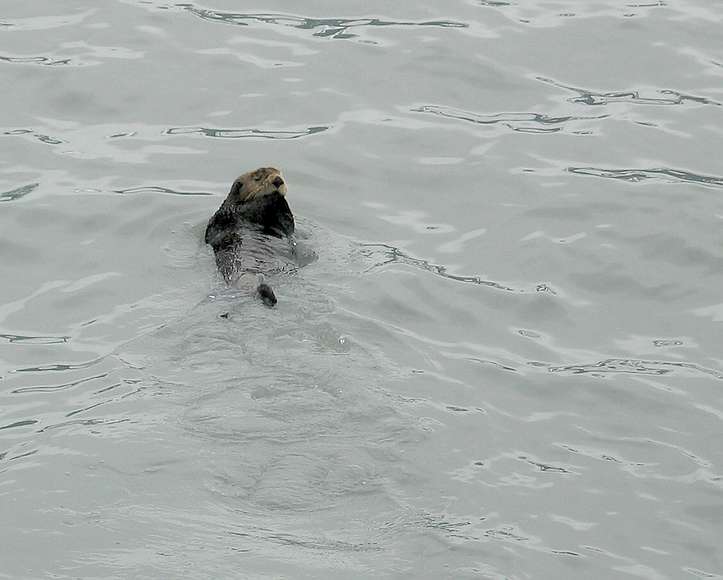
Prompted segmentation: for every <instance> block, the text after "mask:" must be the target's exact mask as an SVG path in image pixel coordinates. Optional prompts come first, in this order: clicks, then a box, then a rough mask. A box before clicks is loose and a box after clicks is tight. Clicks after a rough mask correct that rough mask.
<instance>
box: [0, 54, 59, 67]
mask: <svg viewBox="0 0 723 580" xmlns="http://www.w3.org/2000/svg"><path fill="white" fill-rule="evenodd" d="M0 62H7V63H11V64H39V65H43V66H63V65H69V64H70V62H71V60H70V59H69V58H62V59H55V58H53V57H50V56H2V55H0Z"/></svg>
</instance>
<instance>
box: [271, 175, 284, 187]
mask: <svg viewBox="0 0 723 580" xmlns="http://www.w3.org/2000/svg"><path fill="white" fill-rule="evenodd" d="M271 183H273V184H274V187H281V186H282V185H284V180H283V179H281V177H278V176H277V177H276V178H275V179H274V180H273V181H272V182H271Z"/></svg>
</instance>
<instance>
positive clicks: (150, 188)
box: [113, 185, 213, 195]
mask: <svg viewBox="0 0 723 580" xmlns="http://www.w3.org/2000/svg"><path fill="white" fill-rule="evenodd" d="M113 191H114V192H115V193H120V194H133V193H168V194H172V195H213V194H212V193H209V192H208V191H180V190H176V189H171V188H169V187H162V186H160V185H140V186H138V187H128V188H126V189H114V190H113Z"/></svg>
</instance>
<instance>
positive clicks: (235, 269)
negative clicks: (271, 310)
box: [205, 167, 294, 306]
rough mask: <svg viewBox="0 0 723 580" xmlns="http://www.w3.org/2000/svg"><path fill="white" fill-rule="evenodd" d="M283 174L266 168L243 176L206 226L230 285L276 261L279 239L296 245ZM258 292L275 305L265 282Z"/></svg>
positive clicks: (274, 300)
mask: <svg viewBox="0 0 723 580" xmlns="http://www.w3.org/2000/svg"><path fill="white" fill-rule="evenodd" d="M285 195H286V183H285V181H284V179H283V177H282V176H281V172H280V171H279V170H278V169H275V168H273V167H262V168H260V169H257V170H255V171H250V172H248V173H244V174H243V175H241V176H239V177H238V178H237V179H236V180H235V181H234V182H233V185H232V186H231V190H230V191H229V193H228V196H227V197H226V199H225V200H224V202H223V203H222V204H221V207H220V208H219V209H218V210H217V211H216V213H215V214H214V215H213V217H212V218H211V219H210V220H209V222H208V226H206V235H205V240H206V243H207V244H209V245H210V246H211V247H212V248H213V251H214V254H215V256H216V266H217V267H218V270H219V272H220V273H221V275H222V276H223V278H224V280H225V281H226V282H227V283H228V284H234V283H236V282H237V281H238V280H239V279H240V278H241V277H242V276H243V275H244V274H247V273H249V274H252V275H253V274H255V275H262V274H263V273H264V271H265V270H267V269H268V265H269V264H270V263H272V262H273V261H274V254H275V253H277V250H278V245H279V241H280V240H286V241H287V242H288V243H289V244H292V243H293V234H294V215H293V214H292V213H291V209H290V208H289V204H288V203H287V202H286V197H285ZM256 292H257V294H258V296H259V297H260V298H261V300H262V301H263V302H264V304H266V305H267V306H273V305H275V304H276V296H275V294H274V291H273V290H272V289H271V287H270V286H269V285H268V284H267V283H266V282H264V281H261V282H260V283H259V284H258V285H257V287H256Z"/></svg>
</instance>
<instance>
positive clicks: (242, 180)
mask: <svg viewBox="0 0 723 580" xmlns="http://www.w3.org/2000/svg"><path fill="white" fill-rule="evenodd" d="M273 193H280V194H281V195H286V182H285V181H284V178H283V177H282V175H281V172H280V171H279V170H278V169H276V168H275V167H260V168H259V169H255V170H254V171H249V172H248V173H244V174H243V175H239V176H238V177H237V178H236V180H235V181H234V182H233V185H232V186H231V191H230V192H229V194H228V199H229V200H230V201H231V202H232V203H246V202H247V201H251V200H253V199H257V198H260V197H263V196H264V195H271V194H273Z"/></svg>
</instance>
